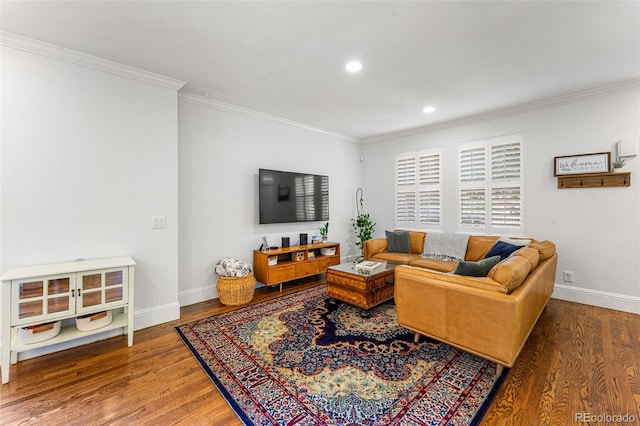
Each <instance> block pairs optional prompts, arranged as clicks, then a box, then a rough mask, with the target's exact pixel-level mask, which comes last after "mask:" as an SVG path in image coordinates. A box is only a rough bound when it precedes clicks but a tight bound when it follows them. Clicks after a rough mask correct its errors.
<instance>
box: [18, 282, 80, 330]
mask: <svg viewBox="0 0 640 426" xmlns="http://www.w3.org/2000/svg"><path fill="white" fill-rule="evenodd" d="M74 285H75V280H74V275H59V276H51V277H42V278H31V279H26V280H14V281H12V282H11V298H12V301H13V302H12V304H13V306H15V307H16V308H15V309H13V310H12V312H11V322H12V324H15V325H20V324H29V323H31V324H34V323H37V322H46V321H49V320H52V319H56V318H60V317H61V316H64V315H66V314H68V313H70V312H74V311H75V302H74V299H73V292H72V290H73V287H74Z"/></svg>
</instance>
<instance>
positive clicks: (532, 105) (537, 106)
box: [361, 78, 640, 143]
mask: <svg viewBox="0 0 640 426" xmlns="http://www.w3.org/2000/svg"><path fill="white" fill-rule="evenodd" d="M638 89H640V78H635V79H632V80H625V81H621V82H618V83H613V84H608V85H606V86H600V87H595V88H591V89H587V90H582V91H579V92H572V93H568V94H564V95H560V96H554V97H551V98H546V99H540V100H537V101H532V102H527V103H523V104H518V105H513V106H510V107H507V108H501V109H496V110H493V111H487V112H483V113H480V114H475V115H470V116H468V117H462V118H457V119H454V120H449V121H444V122H441V123H435V124H430V125H427V126H421V127H414V128H412V129H407V130H401V131H398V132H393V133H387V134H384V135H379V136H372V137H370V138H364V139H361V142H362V143H374V142H384V141H387V140H390V139H398V138H402V137H407V136H415V135H419V134H421V133H427V132H433V131H436V130H443V129H449V128H452V127H459V126H463V125H468V124H475V123H480V122H483V121H489V120H495V119H498V118H503V117H509V116H513V115H518V114H524V113H527V112H532V111H538V110H541V109H546V108H552V107H556V106H560V105H567V104H572V103H576V102H582V101H586V100H590V99H595V98H599V97H602V96H608V95H613V94H616V93H621V92H629V91H632V90H638Z"/></svg>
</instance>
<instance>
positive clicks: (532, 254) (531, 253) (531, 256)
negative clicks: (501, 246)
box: [513, 247, 540, 271]
mask: <svg viewBox="0 0 640 426" xmlns="http://www.w3.org/2000/svg"><path fill="white" fill-rule="evenodd" d="M513 255H514V256H521V257H524V258H525V259H527V260H528V261H529V264H530V265H531V270H532V271H533V270H534V269H536V266H538V263H539V262H540V252H539V251H538V250H537V249H535V248H531V247H522V248H521V249H520V250H518V251H517V252H515V253H514V254H513Z"/></svg>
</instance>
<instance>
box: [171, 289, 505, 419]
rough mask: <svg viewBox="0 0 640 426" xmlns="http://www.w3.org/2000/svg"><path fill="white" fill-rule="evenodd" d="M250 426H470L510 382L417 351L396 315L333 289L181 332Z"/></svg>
mask: <svg viewBox="0 0 640 426" xmlns="http://www.w3.org/2000/svg"><path fill="white" fill-rule="evenodd" d="M176 330H177V331H178V334H179V335H180V336H181V337H182V339H183V340H184V342H185V344H186V345H187V347H188V348H189V349H190V350H191V352H192V354H193V356H194V357H195V358H196V359H197V360H198V362H199V363H200V365H201V366H202V368H203V369H204V371H205V372H206V373H207V374H208V375H209V377H210V378H211V380H212V381H213V383H214V384H215V385H216V386H217V388H218V390H219V391H220V393H221V394H222V395H223V396H224V398H225V399H226V400H227V402H228V403H229V405H230V406H231V408H232V409H233V410H234V411H235V413H236V414H237V415H238V417H239V418H240V420H241V421H242V422H243V423H244V424H246V425H441V424H452V425H453V424H455V425H467V424H475V423H477V422H479V420H480V418H481V417H482V415H483V414H484V410H485V409H486V407H487V406H488V404H489V403H490V400H491V398H493V394H494V393H495V391H496V390H497V388H498V387H499V386H500V384H501V381H502V378H504V376H505V375H506V372H507V369H505V372H504V373H503V375H502V378H496V377H495V364H494V363H491V362H489V361H486V360H484V359H481V358H478V357H476V356H473V355H471V354H468V353H466V352H462V351H460V350H458V349H455V348H452V347H451V346H448V345H446V344H443V343H439V342H436V341H434V340H430V339H426V338H424V337H423V338H421V340H420V342H418V343H414V342H413V333H410V332H408V331H407V330H406V329H403V328H402V327H400V326H399V325H398V323H397V319H396V314H395V305H394V304H393V301H390V302H387V303H385V304H383V305H380V306H378V307H376V308H373V309H372V310H371V316H370V317H369V318H366V319H365V318H362V317H361V316H360V309H359V308H356V307H353V306H351V305H348V304H346V303H341V302H337V303H336V302H334V301H332V300H331V299H329V298H328V297H327V295H326V286H316V287H312V288H309V289H306V290H303V291H300V292H298V293H293V294H289V295H285V296H281V297H278V298H276V299H274V300H270V301H265V302H261V303H259V304H256V305H252V306H247V307H243V308H239V309H236V310H234V311H231V312H227V313H224V314H220V315H216V316H212V317H210V318H206V319H203V320H199V321H195V322H192V323H189V324H185V325H182V326H179V327H176Z"/></svg>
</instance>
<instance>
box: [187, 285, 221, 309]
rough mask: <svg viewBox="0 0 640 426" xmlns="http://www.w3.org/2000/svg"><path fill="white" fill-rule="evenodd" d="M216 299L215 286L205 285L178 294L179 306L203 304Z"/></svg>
mask: <svg viewBox="0 0 640 426" xmlns="http://www.w3.org/2000/svg"><path fill="white" fill-rule="evenodd" d="M217 297H218V291H217V290H216V286H215V285H207V286H203V287H199V288H192V289H189V290H184V291H180V292H178V301H179V302H180V306H187V305H193V304H194V303H200V302H204V301H205V300H211V299H215V298H217Z"/></svg>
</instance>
